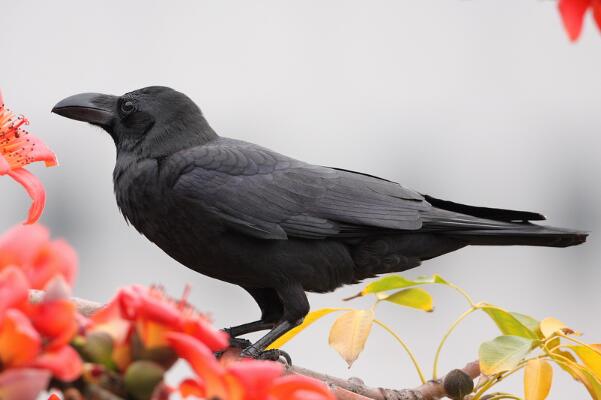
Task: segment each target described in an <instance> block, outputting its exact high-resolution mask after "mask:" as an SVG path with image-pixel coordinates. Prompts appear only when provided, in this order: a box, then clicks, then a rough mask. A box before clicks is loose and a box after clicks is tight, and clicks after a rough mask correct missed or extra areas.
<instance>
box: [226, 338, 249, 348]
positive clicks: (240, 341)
mask: <svg viewBox="0 0 601 400" xmlns="http://www.w3.org/2000/svg"><path fill="white" fill-rule="evenodd" d="M250 346H252V342H251V341H250V340H248V339H244V338H236V337H232V338H230V347H233V348H235V349H241V350H244V349H246V348H247V347H250Z"/></svg>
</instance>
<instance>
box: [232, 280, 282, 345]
mask: <svg viewBox="0 0 601 400" xmlns="http://www.w3.org/2000/svg"><path fill="white" fill-rule="evenodd" d="M244 289H245V290H246V291H247V292H248V293H250V295H251V296H252V297H253V299H255V301H256V302H257V304H258V305H259V308H261V319H260V320H258V321H254V322H249V323H247V324H242V325H238V326H233V327H231V328H226V329H224V331H226V332H227V333H229V334H230V336H231V337H232V338H235V337H236V336H240V335H245V334H247V333H252V332H257V331H263V330H267V329H272V328H273V327H274V326H275V323H276V322H277V321H279V320H280V319H282V315H283V313H284V307H283V305H282V300H281V299H280V297H279V296H278V294H277V292H276V291H275V290H274V289H265V288H261V289H258V288H246V287H245V288H244Z"/></svg>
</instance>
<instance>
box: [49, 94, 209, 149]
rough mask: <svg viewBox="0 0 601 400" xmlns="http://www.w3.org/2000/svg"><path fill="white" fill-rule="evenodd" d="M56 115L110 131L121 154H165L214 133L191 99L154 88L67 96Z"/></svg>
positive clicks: (201, 140)
mask: <svg viewBox="0 0 601 400" xmlns="http://www.w3.org/2000/svg"><path fill="white" fill-rule="evenodd" d="M52 112H54V113H56V114H59V115H62V116H63V117H67V118H71V119H75V120H78V121H85V122H89V123H90V124H93V125H97V126H100V127H101V128H102V129H104V130H105V131H107V132H108V133H109V134H110V135H111V137H112V138H113V140H114V141H115V145H116V146H117V150H118V151H126V152H136V153H142V154H144V155H148V156H161V155H167V154H170V153H172V152H174V151H177V150H180V149H183V148H187V147H191V146H196V145H199V144H203V143H205V142H206V141H208V140H210V139H212V138H214V137H215V136H216V135H215V133H214V132H213V130H212V129H211V128H210V126H209V125H208V124H207V122H206V120H205V119H204V117H203V116H202V113H201V112H200V109H199V108H198V106H196V104H194V102H193V101H192V100H190V98H189V97H188V96H186V95H185V94H183V93H180V92H178V91H175V90H173V89H171V88H168V87H164V86H150V87H146V88H143V89H139V90H135V91H133V92H130V93H126V94H124V95H123V96H120V97H119V96H112V95H107V94H100V93H82V94H77V95H75V96H71V97H67V98H66V99H64V100H61V101H60V102H59V103H58V104H56V105H55V106H54V108H53V109H52Z"/></svg>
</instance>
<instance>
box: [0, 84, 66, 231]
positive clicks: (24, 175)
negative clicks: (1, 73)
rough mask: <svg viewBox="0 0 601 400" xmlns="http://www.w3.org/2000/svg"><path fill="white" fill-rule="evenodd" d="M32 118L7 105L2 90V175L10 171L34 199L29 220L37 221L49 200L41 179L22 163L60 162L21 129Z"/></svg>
mask: <svg viewBox="0 0 601 400" xmlns="http://www.w3.org/2000/svg"><path fill="white" fill-rule="evenodd" d="M28 123H29V122H28V120H27V119H26V118H25V117H23V116H18V117H17V116H16V115H15V114H13V113H12V112H11V111H10V110H8V109H7V108H5V106H4V99H3V98H2V93H1V92H0V175H8V176H10V177H12V178H13V179H14V180H16V181H17V182H19V183H20V184H21V185H23V187H24V188H25V190H27V193H28V194H29V197H31V199H32V200H33V203H32V205H31V207H30V208H29V214H28V216H27V221H25V223H26V224H32V223H34V222H36V221H37V220H38V219H39V218H40V215H42V211H43V210H44V204H45V202H46V192H45V191H44V187H43V186H42V183H41V182H40V181H39V180H38V178H36V177H35V175H33V174H31V173H30V172H29V171H27V170H26V169H24V168H23V167H24V166H25V165H27V164H30V163H33V162H36V161H44V162H45V163H46V166H47V167H51V166H54V165H57V161H56V156H55V155H54V153H53V152H52V151H51V150H50V149H49V148H48V147H46V145H44V143H42V141H41V140H39V139H38V138H36V137H35V136H33V135H31V134H29V132H27V131H25V130H24V129H22V127H23V126H24V125H27V124H28Z"/></svg>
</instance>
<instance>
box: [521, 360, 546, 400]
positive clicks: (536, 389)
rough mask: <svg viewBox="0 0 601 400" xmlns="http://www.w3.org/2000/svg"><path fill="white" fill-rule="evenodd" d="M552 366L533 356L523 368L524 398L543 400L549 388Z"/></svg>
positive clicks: (526, 399)
mask: <svg viewBox="0 0 601 400" xmlns="http://www.w3.org/2000/svg"><path fill="white" fill-rule="evenodd" d="M552 381H553V367H551V364H549V363H548V362H547V361H545V360H541V359H540V358H535V359H532V360H530V361H528V363H527V364H526V368H525V369H524V399H525V400H544V399H546V398H547V396H548V395H549V391H550V390H551V382H552Z"/></svg>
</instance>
